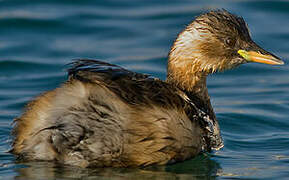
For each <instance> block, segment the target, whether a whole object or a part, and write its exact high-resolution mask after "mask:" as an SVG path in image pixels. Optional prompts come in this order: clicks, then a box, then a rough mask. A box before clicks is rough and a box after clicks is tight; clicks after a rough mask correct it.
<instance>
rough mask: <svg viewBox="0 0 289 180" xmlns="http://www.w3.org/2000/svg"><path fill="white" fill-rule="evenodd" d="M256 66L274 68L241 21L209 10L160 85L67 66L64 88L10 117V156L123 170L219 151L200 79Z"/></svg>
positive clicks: (98, 66)
mask: <svg viewBox="0 0 289 180" xmlns="http://www.w3.org/2000/svg"><path fill="white" fill-rule="evenodd" d="M240 50H241V51H240ZM253 52H255V53H259V54H257V55H256V54H254V53H253ZM256 59H257V60H258V61H260V59H261V60H262V61H265V62H263V63H268V62H269V61H270V62H275V64H281V62H282V61H281V60H279V59H278V58H277V57H276V56H274V55H272V54H270V53H268V52H266V51H264V50H263V49H261V48H260V47H259V46H257V45H256V44H255V43H254V42H253V41H252V40H251V38H250V35H249V32H248V29H247V26H246V24H245V22H244V20H243V19H242V18H240V17H238V16H235V15H232V14H230V13H228V12H227V11H212V12H209V13H206V14H203V15H201V16H199V17H197V18H196V20H194V21H193V22H192V23H191V24H190V25H189V26H188V27H187V28H186V29H185V30H184V31H183V32H181V33H180V34H179V36H178V38H177V39H176V41H175V43H174V45H173V46H172V49H171V51H170V54H169V59H168V75H167V80H166V81H162V80H160V79H157V78H153V77H150V76H149V75H145V74H140V73H136V72H132V71H129V70H126V69H124V68H122V67H119V66H117V65H112V64H109V63H104V62H101V61H96V60H88V59H83V60H78V61H75V62H73V63H72V64H70V68H69V69H68V74H69V79H68V81H67V82H65V83H64V84H63V85H62V86H61V87H59V88H56V89H55V90H52V91H49V92H46V93H44V94H42V95H40V96H39V97H37V98H36V99H35V100H33V101H32V102H30V103H29V104H28V105H27V107H26V110H25V112H24V113H23V115H22V116H20V117H19V118H16V120H15V127H14V130H13V135H14V137H15V139H14V143H13V149H12V152H13V153H14V154H16V155H17V157H18V159H20V160H48V161H57V162H59V163H63V164H70V165H76V166H81V167H106V166H113V167H128V166H147V165H153V164H158V165H162V164H169V163H174V162H178V161H184V160H186V159H189V158H192V157H194V156H196V155H197V154H199V153H200V152H201V151H211V150H212V149H219V148H221V147H222V146H223V141H222V138H221V135H220V130H219V125H218V121H217V119H216V116H215V113H214V111H213V108H212V106H211V103H210V98H209V95H208V91H207V87H206V76H207V75H208V74H210V73H213V72H215V71H218V70H221V71H222V70H226V69H230V68H233V67H236V66H238V65H240V64H243V63H246V62H248V61H255V62H258V61H257V60H256Z"/></svg>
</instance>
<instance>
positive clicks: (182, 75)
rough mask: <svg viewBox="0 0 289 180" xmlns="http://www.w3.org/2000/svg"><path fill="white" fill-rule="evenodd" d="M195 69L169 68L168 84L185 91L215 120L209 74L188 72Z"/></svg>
mask: <svg viewBox="0 0 289 180" xmlns="http://www.w3.org/2000/svg"><path fill="white" fill-rule="evenodd" d="M188 69H191V70H192V69H193V67H188V66H186V67H177V68H176V67H173V68H172V67H170V66H168V74H167V80H166V81H167V82H168V83H170V84H173V85H175V86H177V87H178V88H179V89H181V90H182V91H184V92H185V93H186V94H187V95H188V97H189V98H190V99H191V100H192V101H193V102H194V103H195V104H196V105H197V106H198V108H200V109H202V110H203V111H204V112H206V113H207V114H209V116H210V117H211V118H213V119H215V113H214V111H213V108H212V106H211V102H210V96H209V94H208V88H207V83H206V80H207V75H208V74H207V73H205V72H203V71H193V70H192V71H188Z"/></svg>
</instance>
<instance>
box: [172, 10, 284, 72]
mask: <svg viewBox="0 0 289 180" xmlns="http://www.w3.org/2000/svg"><path fill="white" fill-rule="evenodd" d="M247 62H259V63H265V64H273V65H275V64H277V65H280V64H284V63H283V61H281V60H280V59H279V58H278V57H276V56H275V55H273V54H271V53H269V52H267V51H265V50H264V49H262V48H260V47H259V46H258V45H257V44H256V43H255V42H254V41H253V40H252V39H251V37H250V33H249V30H248V27H247V24H246V23H245V21H244V19H243V18H242V17H238V16H236V15H234V14H231V13H229V12H227V11H225V10H217V11H211V12H209V13H206V14H203V15H200V16H199V17H197V18H196V19H195V20H194V21H193V22H192V23H191V24H190V25H188V26H187V27H186V28H185V30H184V31H183V32H181V33H180V34H179V36H178V38H177V39H176V41H175V43H174V45H173V47H172V49H171V51H170V55H169V70H170V68H188V67H190V68H191V70H192V72H196V71H202V72H205V73H212V72H215V71H222V70H226V69H231V68H234V67H236V66H238V65H240V64H243V63H247Z"/></svg>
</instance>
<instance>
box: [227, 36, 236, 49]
mask: <svg viewBox="0 0 289 180" xmlns="http://www.w3.org/2000/svg"><path fill="white" fill-rule="evenodd" d="M235 42H236V41H235V40H234V39H232V38H229V37H228V38H226V39H225V43H226V45H228V46H231V47H232V46H235Z"/></svg>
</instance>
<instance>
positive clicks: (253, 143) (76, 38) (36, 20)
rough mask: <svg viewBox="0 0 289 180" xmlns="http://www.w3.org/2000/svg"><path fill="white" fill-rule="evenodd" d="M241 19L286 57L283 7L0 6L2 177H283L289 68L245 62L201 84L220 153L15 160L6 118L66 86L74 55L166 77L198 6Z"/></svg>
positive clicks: (133, 2)
mask: <svg viewBox="0 0 289 180" xmlns="http://www.w3.org/2000/svg"><path fill="white" fill-rule="evenodd" d="M212 8H225V9H227V10H229V11H232V12H234V13H236V14H239V15H242V16H243V17H244V18H245V20H246V21H247V22H248V24H249V27H250V29H251V33H252V36H253V39H254V40H255V41H256V42H258V43H259V44H260V45H261V46H263V47H264V48H265V49H268V50H270V51H272V52H274V53H275V54H277V55H278V56H280V57H282V59H283V60H285V61H287V59H288V58H289V21H288V19H289V2H288V1H287V2H286V1H277V0H275V1H257V0H256V1H199V2H194V1H192V0H188V1H184V0H183V1H172V0H169V1H162V0H159V1H156V0H142V1H141V0H122V1H120V0H119V1H117V0H108V1H104V0H97V1H92V0H79V1H76V0H75V1H69V0H39V1H37V0H30V1H29V0H0V87H1V88H0V179H13V178H15V179H73V178H84V179H215V178H216V179H287V178H288V177H289V131H288V130H289V114H288V110H289V95H288V90H289V72H288V69H289V65H288V63H287V65H285V66H282V67H280V66H278V67H276V66H275V67H272V66H268V65H261V64H247V65H243V66H242V67H240V68H238V69H236V70H232V71H229V72H226V73H220V74H215V75H213V76H211V77H210V78H209V79H208V86H209V92H210V95H211V97H212V102H213V105H214V108H215V111H216V113H217V117H218V119H219V121H220V125H221V130H222V134H223V138H224V141H225V147H224V148H223V149H222V150H220V151H218V152H214V153H212V154H204V155H200V156H198V157H196V158H195V159H192V160H189V161H186V162H183V163H178V164H175V165H171V166H164V167H150V168H147V169H110V168H107V169H78V168H74V167H57V166H56V165H53V164H49V163H44V162H38V163H29V164H15V162H14V157H13V156H12V155H11V154H9V153H6V152H7V150H8V149H9V143H10V142H11V136H10V135H9V133H10V131H11V122H12V120H13V118H15V117H16V116H18V115H19V114H20V113H21V110H22V108H23V106H24V105H25V104H26V103H27V102H28V101H29V100H31V99H32V98H33V97H35V96H37V94H39V93H41V92H43V91H46V90H50V89H53V88H55V87H57V86H58V85H59V84H60V83H61V82H63V81H65V79H66V73H65V71H64V65H65V64H66V63H69V62H70V61H71V59H76V58H80V57H82V58H97V59H104V60H106V61H108V62H112V63H117V64H119V65H122V66H124V67H126V68H128V69H131V70H135V71H138V72H145V73H149V74H152V75H154V76H157V77H160V78H162V79H164V78H165V74H166V56H167V53H168V51H169V47H170V45H171V44H172V42H173V40H174V38H175V37H176V35H177V33H178V32H180V31H181V29H182V28H183V27H184V26H185V25H186V24H188V23H189V22H190V21H191V20H192V19H193V17H195V16H196V15H199V14H200V13H201V12H204V10H207V9H212Z"/></svg>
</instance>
